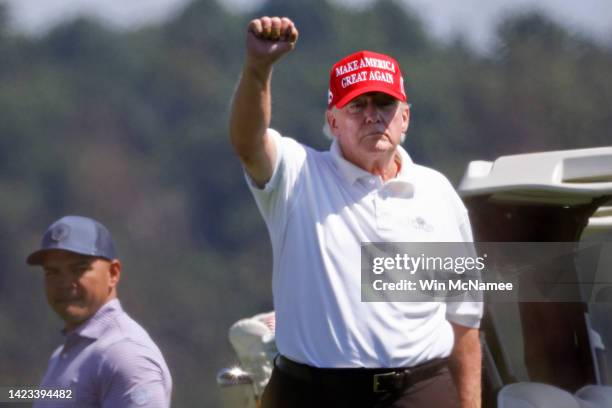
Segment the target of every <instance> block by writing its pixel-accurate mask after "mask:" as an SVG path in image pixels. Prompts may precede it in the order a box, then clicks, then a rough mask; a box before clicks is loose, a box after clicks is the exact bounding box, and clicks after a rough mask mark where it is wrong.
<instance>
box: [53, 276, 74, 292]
mask: <svg viewBox="0 0 612 408" xmlns="http://www.w3.org/2000/svg"><path fill="white" fill-rule="evenodd" d="M76 283H77V282H76V279H75V278H74V276H72V274H69V273H66V274H62V275H60V276H59V278H58V279H57V280H56V286H57V287H58V288H60V289H70V288H72V287H73V286H76Z"/></svg>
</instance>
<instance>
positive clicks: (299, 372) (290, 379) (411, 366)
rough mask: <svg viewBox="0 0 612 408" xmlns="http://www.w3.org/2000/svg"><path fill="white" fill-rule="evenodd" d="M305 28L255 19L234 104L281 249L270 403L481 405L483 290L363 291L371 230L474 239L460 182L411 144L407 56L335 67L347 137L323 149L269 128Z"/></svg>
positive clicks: (335, 120)
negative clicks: (426, 296)
mask: <svg viewBox="0 0 612 408" xmlns="http://www.w3.org/2000/svg"><path fill="white" fill-rule="evenodd" d="M297 37H298V31H297V29H296V27H295V25H294V24H293V22H292V21H291V20H289V19H288V18H278V17H273V18H269V17H262V18H259V19H255V20H253V21H251V22H250V23H249V26H248V31H247V38H246V59H245V63H244V68H243V72H242V76H241V78H240V81H239V84H238V87H237V89H236V93H235V95H234V99H233V103H232V112H231V117H230V139H231V142H232V145H233V146H234V148H235V150H236V153H237V155H238V156H239V158H240V160H241V161H242V163H243V165H244V168H245V171H246V174H247V179H248V182H249V186H250V188H251V191H252V193H253V195H254V197H255V200H256V203H257V205H258V207H259V210H260V212H261V214H262V216H263V217H264V220H265V222H266V225H267V227H268V230H269V234H270V239H271V241H272V249H273V256H274V263H273V265H274V271H273V294H274V306H275V310H276V322H277V323H276V342H277V347H278V350H279V352H280V356H279V357H278V358H277V359H276V361H275V368H274V371H273V374H272V378H271V379H270V382H269V384H268V386H267V388H266V391H265V392H264V395H263V407H264V408H269V407H293V408H295V407H323V406H330V407H331V406H333V407H428V408H432V407H436V408H445V407H458V406H459V404H460V403H461V406H462V407H464V408H467V407H470V408H471V407H479V406H480V359H481V354H480V344H479V339H478V327H479V323H480V318H481V316H482V304H481V303H468V302H465V303H448V304H444V303H440V302H424V303H418V304H417V303H410V302H404V303H402V302H380V303H376V302H372V303H368V302H362V301H361V291H360V289H361V288H360V284H361V277H360V270H361V269H360V268H361V265H360V246H361V244H362V243H364V242H410V241H412V242H424V241H428V242H436V241H444V242H449V241H451V242H452V241H455V242H463V241H471V239H472V236H471V229H470V224H469V220H468V217H467V211H466V210H465V207H464V206H463V204H462V203H461V201H460V199H459V198H458V197H457V195H456V193H455V192H454V190H453V188H452V186H451V185H450V183H449V182H448V181H447V180H446V178H445V177H444V176H442V175H441V174H439V173H437V172H435V171H434V170H431V169H427V168H425V167H422V166H418V165H416V164H414V163H413V162H412V161H411V159H410V157H409V156H408V154H407V153H406V151H405V150H404V149H403V148H402V147H401V146H400V142H401V140H402V138H403V135H404V133H405V132H406V131H407V129H408V124H409V118H410V112H409V106H408V104H407V102H406V95H405V91H404V87H403V78H402V74H401V71H400V67H399V65H398V64H397V61H395V60H394V59H393V58H391V57H389V56H387V55H384V54H378V53H374V52H370V51H360V52H357V53H354V54H351V55H349V56H348V57H345V58H344V59H342V60H340V61H339V62H337V63H336V64H335V65H334V66H333V68H332V70H331V74H330V85H329V101H328V109H327V113H326V115H327V124H328V125H329V129H330V131H331V133H332V134H333V136H334V140H333V143H332V146H331V148H330V150H329V151H327V152H318V151H315V150H313V149H311V148H309V147H307V146H304V145H302V144H300V143H298V142H296V141H295V140H293V139H290V138H286V137H283V136H281V135H280V134H279V133H278V132H277V131H275V130H272V129H270V128H269V125H270V118H271V103H270V99H271V90H270V85H271V74H272V67H273V65H274V64H275V63H276V62H277V61H278V60H279V59H280V58H281V57H282V56H283V55H285V54H286V53H287V52H289V51H291V50H293V49H294V47H295V44H296V41H297ZM449 356H450V359H449ZM447 361H448V362H449V364H448V365H447V364H446V363H447ZM449 366H450V372H452V378H451V374H450V372H449ZM452 379H454V381H452ZM457 391H458V392H457Z"/></svg>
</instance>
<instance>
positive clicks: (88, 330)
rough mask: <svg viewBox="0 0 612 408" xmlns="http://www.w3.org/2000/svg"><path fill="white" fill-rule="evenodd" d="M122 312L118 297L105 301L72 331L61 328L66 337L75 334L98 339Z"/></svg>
mask: <svg viewBox="0 0 612 408" xmlns="http://www.w3.org/2000/svg"><path fill="white" fill-rule="evenodd" d="M120 313H123V308H122V307H121V303H120V302H119V299H112V300H110V301H108V302H106V303H105V304H104V305H103V306H102V307H101V308H100V309H98V311H97V312H96V313H95V314H94V315H93V316H92V317H90V318H89V319H87V320H86V321H85V322H83V323H82V324H81V325H79V326H78V327H77V328H76V329H74V330H72V331H69V332H67V331H65V330H63V331H62V333H63V334H64V335H65V336H66V337H71V336H73V335H77V336H79V337H88V338H91V339H98V338H100V337H101V336H102V334H103V333H104V332H105V331H106V330H107V328H108V326H109V324H111V322H112V321H113V320H114V318H115V317H116V316H117V315H118V314H120Z"/></svg>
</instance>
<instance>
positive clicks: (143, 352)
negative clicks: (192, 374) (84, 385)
mask: <svg viewBox="0 0 612 408" xmlns="http://www.w3.org/2000/svg"><path fill="white" fill-rule="evenodd" d="M100 380H101V387H100V388H101V389H100V390H99V392H100V400H101V405H100V406H101V407H102V408H137V407H147V408H168V407H170V397H171V390H172V380H171V378H170V375H169V373H168V372H166V370H165V363H163V362H161V361H159V357H158V356H156V355H155V353H153V352H152V351H151V350H150V349H148V348H147V347H144V346H142V345H140V344H138V343H134V342H128V341H124V342H118V343H115V344H114V345H112V346H111V347H109V348H108V349H107V350H106V353H105V358H104V360H103V364H102V365H101V373H100Z"/></svg>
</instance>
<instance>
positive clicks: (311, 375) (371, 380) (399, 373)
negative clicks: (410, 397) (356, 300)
mask: <svg viewBox="0 0 612 408" xmlns="http://www.w3.org/2000/svg"><path fill="white" fill-rule="evenodd" d="M447 364H448V358H440V359H435V360H431V361H428V362H427V363H424V364H420V365H417V366H414V367H402V368H317V367H312V366H309V365H306V364H300V363H296V362H295V361H292V360H289V359H288V358H286V357H284V356H282V355H280V354H279V355H278V356H276V358H275V359H274V366H275V367H276V368H278V369H279V370H280V371H281V372H283V373H284V374H287V375H290V376H292V377H295V378H299V379H301V380H303V381H308V382H320V383H325V384H330V385H335V386H356V385H364V386H366V385H368V384H369V386H371V387H372V391H373V392H375V393H379V392H393V391H398V390H402V389H405V388H407V387H408V386H410V385H411V384H414V383H416V382H419V381H422V380H425V379H427V378H430V377H433V376H434V375H435V374H436V373H437V372H438V371H439V370H440V369H442V368H443V367H445V366H446V365H447Z"/></svg>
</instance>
